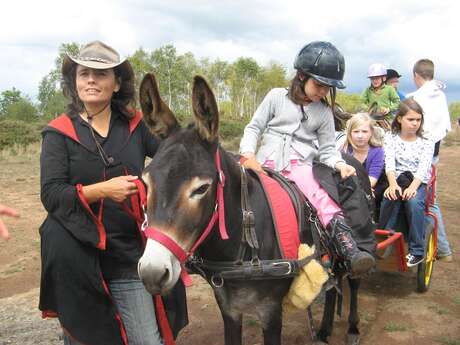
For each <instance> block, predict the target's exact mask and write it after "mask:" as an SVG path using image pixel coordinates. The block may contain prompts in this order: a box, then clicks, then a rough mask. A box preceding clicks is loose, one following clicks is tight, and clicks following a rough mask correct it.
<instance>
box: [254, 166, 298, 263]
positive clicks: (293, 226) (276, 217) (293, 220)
mask: <svg viewBox="0 0 460 345" xmlns="http://www.w3.org/2000/svg"><path fill="white" fill-rule="evenodd" d="M258 176H259V179H260V182H261V183H262V187H263V189H264V191H265V195H266V197H267V200H268V203H269V204H270V208H271V211H272V218H273V224H274V225H275V231H277V238H278V243H279V247H280V251H281V255H282V257H283V259H298V249H299V246H300V238H299V226H298V223H297V216H296V212H295V210H294V206H293V205H292V201H291V198H290V197H289V194H288V193H287V192H286V191H285V190H284V189H283V187H282V186H281V185H280V184H279V183H278V182H277V181H275V180H274V179H273V178H271V177H270V176H268V175H265V174H259V175H258Z"/></svg>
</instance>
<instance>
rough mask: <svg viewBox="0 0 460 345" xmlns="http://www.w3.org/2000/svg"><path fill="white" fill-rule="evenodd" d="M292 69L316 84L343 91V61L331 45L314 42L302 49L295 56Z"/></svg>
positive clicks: (341, 56)
mask: <svg viewBox="0 0 460 345" xmlns="http://www.w3.org/2000/svg"><path fill="white" fill-rule="evenodd" d="M294 68H295V69H297V70H299V71H301V72H302V73H304V74H306V75H309V76H311V77H313V78H314V79H315V80H317V81H318V82H320V83H322V84H325V85H328V86H332V87H336V88H338V89H344V88H345V84H344V83H343V82H342V80H343V75H344V73H345V59H344V58H343V55H342V54H341V53H340V52H339V50H338V49H337V48H336V47H335V46H334V45H333V44H331V43H329V42H324V41H315V42H311V43H309V44H307V45H306V46H305V47H303V48H302V49H301V50H300V52H299V54H298V55H297V57H296V59H295V62H294Z"/></svg>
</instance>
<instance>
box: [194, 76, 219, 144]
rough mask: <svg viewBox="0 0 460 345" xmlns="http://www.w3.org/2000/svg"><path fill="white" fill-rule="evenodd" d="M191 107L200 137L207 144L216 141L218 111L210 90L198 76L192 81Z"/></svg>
mask: <svg viewBox="0 0 460 345" xmlns="http://www.w3.org/2000/svg"><path fill="white" fill-rule="evenodd" d="M192 107H193V113H194V114H195V124H196V128H197V130H198V134H199V135H200V137H201V138H202V139H203V140H206V141H208V142H214V141H216V140H217V137H218V135H219V133H218V132H219V110H218V109H217V102H216V98H215V97H214V94H213V92H212V91H211V88H210V87H209V85H208V83H207V82H206V80H204V79H203V78H202V77H200V76H195V78H194V79H193V91H192Z"/></svg>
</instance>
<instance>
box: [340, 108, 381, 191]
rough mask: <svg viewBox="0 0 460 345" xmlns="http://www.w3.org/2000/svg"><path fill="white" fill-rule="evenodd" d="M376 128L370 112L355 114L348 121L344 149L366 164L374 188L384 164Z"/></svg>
mask: <svg viewBox="0 0 460 345" xmlns="http://www.w3.org/2000/svg"><path fill="white" fill-rule="evenodd" d="M375 130H376V129H375V127H374V124H373V120H372V119H371V118H370V116H369V114H367V113H358V114H355V115H353V117H352V118H350V119H349V120H348V122H347V128H346V140H345V143H344V145H343V149H342V150H343V152H345V153H348V154H350V155H352V156H353V157H355V158H356V159H357V160H358V161H360V162H361V164H363V165H364V167H365V169H366V171H367V174H368V175H369V181H370V184H371V187H372V188H374V187H375V185H376V184H377V181H378V180H379V178H380V176H381V174H382V171H383V165H384V152H383V148H382V145H381V143H380V141H379V139H378V137H377V135H376V133H375Z"/></svg>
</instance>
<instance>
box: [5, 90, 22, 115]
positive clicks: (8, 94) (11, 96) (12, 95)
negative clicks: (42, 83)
mask: <svg viewBox="0 0 460 345" xmlns="http://www.w3.org/2000/svg"><path fill="white" fill-rule="evenodd" d="M21 99H22V95H21V91H19V90H17V89H15V88H14V87H13V88H12V89H11V90H5V91H3V92H2V93H1V95H0V115H6V114H7V109H8V107H9V106H10V105H11V104H14V103H16V102H19V101H20V100H21Z"/></svg>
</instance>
